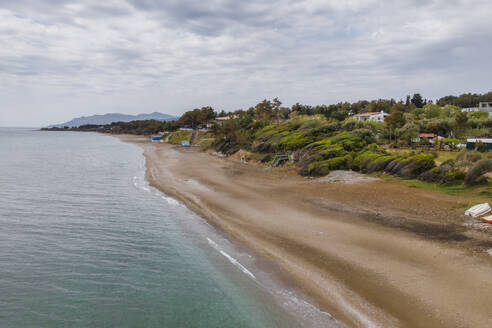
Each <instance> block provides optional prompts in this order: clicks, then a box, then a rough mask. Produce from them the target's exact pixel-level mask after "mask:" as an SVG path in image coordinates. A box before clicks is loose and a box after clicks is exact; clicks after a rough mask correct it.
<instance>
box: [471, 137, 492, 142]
mask: <svg viewBox="0 0 492 328" xmlns="http://www.w3.org/2000/svg"><path fill="white" fill-rule="evenodd" d="M479 141H481V142H483V143H492V138H468V139H466V142H479Z"/></svg>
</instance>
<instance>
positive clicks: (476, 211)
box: [465, 203, 490, 218]
mask: <svg viewBox="0 0 492 328" xmlns="http://www.w3.org/2000/svg"><path fill="white" fill-rule="evenodd" d="M488 212H490V205H489V203H483V204H478V205H475V206H473V207H470V208H469V209H467V210H466V211H465V215H468V216H471V217H474V218H476V217H479V216H481V215H484V214H487V213H488Z"/></svg>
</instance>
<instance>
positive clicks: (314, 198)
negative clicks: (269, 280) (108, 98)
mask: <svg viewBox="0 0 492 328" xmlns="http://www.w3.org/2000/svg"><path fill="white" fill-rule="evenodd" d="M119 137H120V139H121V140H123V141H127V142H134V143H137V144H139V145H140V146H141V147H143V149H144V154H145V157H146V160H147V162H146V163H147V179H148V180H149V182H150V183H151V185H153V186H154V187H156V188H158V189H160V190H161V191H163V192H164V193H166V194H167V195H169V196H172V197H175V198H177V199H179V200H181V201H182V202H183V203H185V204H186V205H187V206H188V207H189V208H190V209H192V210H193V211H195V212H197V213H199V214H200V215H202V216H203V217H204V218H205V219H207V220H208V222H209V223H211V224H212V225H214V226H215V227H216V228H217V229H219V230H221V231H223V232H224V233H226V234H227V235H228V236H229V237H231V238H232V239H233V240H236V241H238V242H240V243H242V244H243V245H246V246H247V247H249V248H250V249H251V250H252V251H253V252H256V253H258V254H260V255H262V256H266V257H268V258H270V259H272V260H274V261H275V262H276V263H278V264H279V265H280V266H281V268H282V269H283V270H284V271H285V272H286V273H287V275H288V276H289V277H290V278H291V279H292V280H293V281H295V282H296V283H297V284H298V285H299V286H301V287H302V288H303V289H304V290H305V291H306V292H307V293H309V295H311V296H312V297H313V298H314V299H315V300H316V302H317V305H318V306H319V307H320V308H321V309H323V310H325V311H327V312H329V313H331V314H332V315H333V316H334V317H335V318H336V319H337V320H339V321H340V322H342V323H343V324H344V325H346V326H348V327H475V328H479V327H484V328H485V327H492V307H491V301H492V283H491V279H492V257H491V256H489V255H487V252H486V249H487V248H492V238H491V235H492V233H491V232H490V230H487V229H485V230H484V231H479V230H477V229H472V228H470V225H466V224H465V223H466V220H469V219H466V218H465V217H464V216H463V215H462V213H463V209H461V208H460V209H457V208H456V202H457V201H456V198H455V197H451V196H448V195H444V194H441V193H437V192H431V191H427V190H423V189H417V188H410V187H406V186H402V185H400V184H397V183H394V182H383V181H380V180H377V179H376V180H375V179H370V180H366V179H363V178H362V179H361V178H360V177H357V179H356V180H354V181H352V183H346V182H347V181H346V180H347V179H348V181H349V182H350V176H349V177H347V176H346V175H343V174H342V176H341V178H340V179H338V178H335V179H330V178H328V179H326V178H324V179H323V178H322V179H305V178H303V177H301V176H299V175H297V174H296V173H295V171H294V170H287V169H274V170H268V169H265V168H262V167H258V166H255V165H247V164H242V163H240V162H235V161H233V160H230V159H224V158H219V157H217V156H213V155H211V154H208V153H205V152H201V151H198V150H195V149H192V148H187V149H183V148H178V147H174V146H171V145H168V144H165V143H150V142H147V141H146V140H144V139H143V138H142V137H135V136H119Z"/></svg>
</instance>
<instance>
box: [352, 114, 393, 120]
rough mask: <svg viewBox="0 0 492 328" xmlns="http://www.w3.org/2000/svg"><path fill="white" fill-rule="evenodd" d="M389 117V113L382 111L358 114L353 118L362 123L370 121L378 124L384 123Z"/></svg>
mask: <svg viewBox="0 0 492 328" xmlns="http://www.w3.org/2000/svg"><path fill="white" fill-rule="evenodd" d="M388 115H389V114H388V113H386V112H383V111H380V112H371V113H362V114H357V115H354V116H353V118H354V119H356V120H357V121H361V122H364V121H368V120H370V121H376V122H384V118H385V117H386V116H388Z"/></svg>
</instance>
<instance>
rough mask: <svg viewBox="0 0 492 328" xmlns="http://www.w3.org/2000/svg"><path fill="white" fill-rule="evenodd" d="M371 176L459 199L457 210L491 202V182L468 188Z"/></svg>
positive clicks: (377, 174) (378, 175)
mask: <svg viewBox="0 0 492 328" xmlns="http://www.w3.org/2000/svg"><path fill="white" fill-rule="evenodd" d="M370 175H371V176H374V177H378V178H380V179H382V180H384V181H391V182H396V183H400V184H402V185H405V186H408V187H412V188H422V189H426V190H432V191H437V192H441V193H444V194H447V195H451V196H455V197H459V198H460V200H461V201H460V202H459V203H457V205H456V206H458V207H459V208H464V207H469V206H472V205H474V204H477V203H483V202H489V203H490V202H491V198H492V182H490V181H489V182H488V184H487V185H478V186H472V187H468V186H465V185H463V184H452V185H446V184H437V183H431V182H425V181H420V180H417V179H402V178H399V177H395V176H393V175H389V174H386V173H381V172H378V173H372V174H370Z"/></svg>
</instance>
